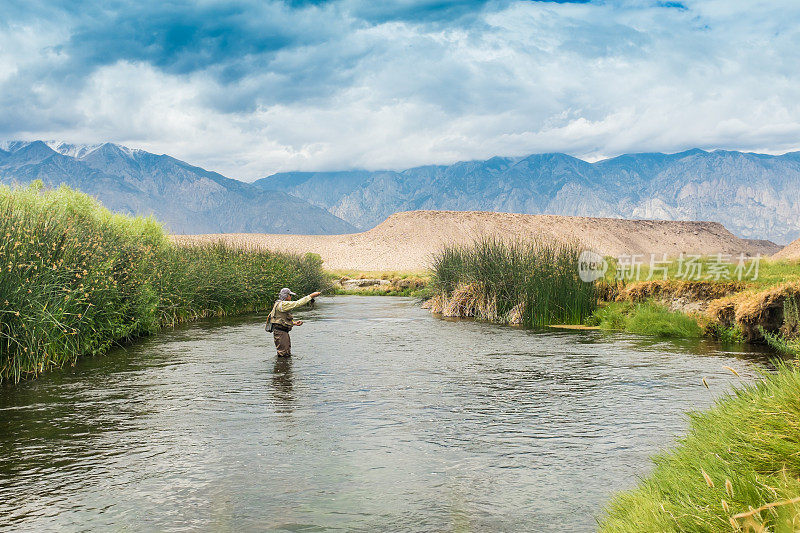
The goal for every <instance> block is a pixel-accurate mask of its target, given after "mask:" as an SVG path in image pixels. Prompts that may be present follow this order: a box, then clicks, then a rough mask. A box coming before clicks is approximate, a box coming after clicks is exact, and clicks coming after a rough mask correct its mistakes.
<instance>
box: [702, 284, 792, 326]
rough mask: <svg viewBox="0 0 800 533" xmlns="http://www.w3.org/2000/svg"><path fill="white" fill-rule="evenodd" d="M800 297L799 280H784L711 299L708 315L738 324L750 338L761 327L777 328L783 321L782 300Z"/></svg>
mask: <svg viewBox="0 0 800 533" xmlns="http://www.w3.org/2000/svg"><path fill="white" fill-rule="evenodd" d="M792 297H793V298H798V297H800V282H797V281H793V282H788V283H783V284H781V285H777V286H775V287H770V288H769V289H766V290H763V291H746V292H741V293H737V294H733V295H730V296H727V297H724V298H720V299H717V300H714V301H712V302H711V303H710V304H709V306H708V308H707V310H706V313H707V315H708V316H709V317H710V318H711V319H713V320H716V321H718V322H720V323H721V324H723V325H725V326H739V327H740V328H741V330H742V332H743V333H744V334H745V336H746V337H747V338H748V339H751V340H752V339H758V338H759V337H760V336H761V333H760V328H763V329H765V330H766V331H778V330H779V329H780V327H781V326H782V324H783V304H784V301H785V300H786V299H787V298H792Z"/></svg>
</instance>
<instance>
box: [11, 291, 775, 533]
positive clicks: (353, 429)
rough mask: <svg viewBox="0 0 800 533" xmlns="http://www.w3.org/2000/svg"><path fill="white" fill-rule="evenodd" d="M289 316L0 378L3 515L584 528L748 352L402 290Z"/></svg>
mask: <svg viewBox="0 0 800 533" xmlns="http://www.w3.org/2000/svg"><path fill="white" fill-rule="evenodd" d="M299 317H302V318H303V319H304V320H305V321H306V323H305V324H304V325H302V326H300V327H297V328H295V330H294V331H293V332H292V342H293V351H294V353H295V356H294V357H293V358H292V359H290V360H285V361H284V360H276V358H275V354H274V348H273V346H272V341H271V338H269V337H268V336H267V335H266V334H265V332H264V330H263V328H262V319H261V318H259V317H249V318H239V319H225V320H214V321H205V322H200V323H196V324H192V325H189V326H185V327H181V328H178V329H176V330H172V331H168V332H165V333H162V334H160V335H157V336H154V337H151V338H147V339H144V340H141V341H139V342H137V343H135V344H133V345H131V346H128V347H126V348H124V349H117V350H115V351H113V352H111V353H110V354H108V355H106V356H104V357H87V358H84V359H82V360H81V361H79V363H78V364H77V366H76V367H75V368H74V369H68V370H65V371H53V372H50V373H49V374H46V375H45V376H43V377H42V378H40V379H38V380H34V381H29V382H25V383H22V384H20V385H17V386H5V387H0V529H3V530H14V531H43V530H60V531H85V530H95V531H96V530H114V531H196V530H211V531H249V530H257V531H264V530H266V531H337V530H339V531H592V530H594V529H595V527H596V519H597V517H598V516H599V513H600V512H601V508H602V506H603V504H604V503H606V502H607V501H608V499H609V498H610V496H611V495H612V494H613V493H614V492H615V491H619V490H624V489H628V488H630V487H632V486H633V485H634V484H635V483H636V481H637V479H638V478H639V477H641V476H643V475H645V474H647V473H648V472H649V471H650V469H651V463H650V456H651V455H652V454H653V453H655V452H658V451H659V450H663V449H665V448H668V447H669V446H671V445H672V444H673V443H674V439H675V438H676V436H679V435H680V434H681V433H682V432H684V431H685V429H686V427H687V418H686V415H685V412H686V411H687V410H693V409H694V410H697V409H704V408H707V407H708V406H709V405H710V404H711V403H712V402H713V400H714V398H716V397H718V396H720V395H722V394H724V393H725V392H726V391H729V390H730V388H731V385H732V384H736V383H740V382H741V381H752V380H753V379H755V378H756V377H757V373H758V369H759V368H760V367H761V363H758V362H757V361H758V360H759V357H758V354H753V353H749V354H748V353H735V352H728V351H725V350H723V349H722V348H721V347H720V346H718V345H716V344H713V343H709V342H704V341H681V342H662V341H656V340H652V339H644V338H641V337H636V336H632V335H626V334H616V333H615V334H607V333H601V332H596V331H588V332H585V331H581V332H574V331H557V330H550V331H544V332H542V331H540V332H532V331H526V330H522V329H519V328H513V327H498V326H494V325H490V324H485V323H480V322H475V321H469V320H453V321H447V320H441V319H438V318H435V317H433V316H431V315H430V314H429V313H428V312H426V311H424V310H422V309H420V308H419V307H418V305H417V304H415V303H414V302H413V301H411V300H409V299H405V298H388V297H359V296H337V297H334V298H326V299H323V300H322V301H321V302H320V304H319V305H318V306H317V308H316V309H314V310H310V311H306V312H304V313H300V314H299ZM725 365H727V366H731V367H733V368H735V369H736V370H737V371H738V372H739V373H740V375H741V378H737V377H736V376H734V375H733V374H732V373H730V372H729V371H728V370H725V369H724V368H723V366H725ZM703 377H705V378H706V380H707V382H708V384H709V388H706V387H704V386H703V384H702V381H701V380H702V378H703Z"/></svg>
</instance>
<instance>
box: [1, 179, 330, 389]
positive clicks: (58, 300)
mask: <svg viewBox="0 0 800 533" xmlns="http://www.w3.org/2000/svg"><path fill="white" fill-rule="evenodd" d="M325 283H326V281H325V278H324V275H323V273H322V269H321V261H320V259H319V257H317V256H312V255H308V256H296V255H288V254H277V253H272V252H266V251H245V250H239V249H236V250H234V249H230V248H227V247H225V246H223V245H221V244H209V245H203V246H192V247H178V246H174V245H172V244H170V243H169V242H168V240H167V238H166V236H165V234H164V231H163V229H162V227H161V226H160V224H158V223H157V222H156V221H155V220H153V219H151V218H143V217H127V216H123V215H117V214H113V213H111V212H110V211H108V210H106V209H105V208H103V207H102V206H101V205H100V204H99V203H98V202H97V201H96V200H94V199H93V198H91V197H90V196H88V195H85V194H82V193H79V192H76V191H74V190H71V189H69V188H67V187H62V188H60V189H57V190H50V191H42V190H41V187H40V186H31V187H28V188H24V189H22V188H15V189H10V188H7V187H0V382H2V381H3V380H13V381H18V380H19V379H21V378H23V377H27V376H31V375H36V374H38V373H40V372H42V371H44V370H46V369H49V368H54V367H61V366H64V365H65V364H74V363H75V360H76V359H77V357H79V356H80V355H84V354H98V353H102V352H103V351H105V350H107V349H108V348H109V347H111V346H112V345H113V344H115V343H118V342H121V341H125V340H126V339H130V338H133V337H136V336H140V335H146V334H149V333H153V332H155V331H157V330H159V329H160V328H162V327H165V326H171V325H174V324H177V323H180V322H184V321H187V320H192V319H195V318H199V317H207V316H219V315H228V314H236V313H244V312H251V311H260V310H264V309H266V308H268V307H269V306H271V305H272V301H273V300H274V298H275V294H276V293H277V291H278V290H279V289H280V288H281V287H282V286H284V285H289V286H292V287H295V288H296V290H300V291H311V290H313V289H316V288H318V287H322V286H324V285H325Z"/></svg>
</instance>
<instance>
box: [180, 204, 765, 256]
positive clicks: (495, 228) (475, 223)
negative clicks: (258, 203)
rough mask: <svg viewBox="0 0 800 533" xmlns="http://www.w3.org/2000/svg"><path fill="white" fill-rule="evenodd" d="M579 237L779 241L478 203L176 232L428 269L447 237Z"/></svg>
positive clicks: (753, 247)
mask: <svg viewBox="0 0 800 533" xmlns="http://www.w3.org/2000/svg"><path fill="white" fill-rule="evenodd" d="M479 236H498V237H501V238H508V239H523V240H524V239H530V238H532V237H534V236H540V237H543V238H548V239H555V240H567V241H578V242H582V243H583V244H585V245H586V247H587V248H588V249H592V250H595V251H598V252H601V253H603V254H605V255H611V256H615V257H618V256H620V255H623V254H627V255H630V254H640V255H641V257H639V258H638V259H637V261H649V260H650V255H649V254H651V253H652V254H657V255H656V257H655V259H656V260H660V259H662V257H663V255H662V254H668V256H670V257H675V256H678V255H679V254H680V253H681V252H684V253H687V254H701V255H712V254H716V253H724V254H731V255H733V256H736V255H738V254H740V253H744V254H745V255H747V256H755V255H756V254H759V253H760V254H761V255H762V256H764V255H769V254H772V253H774V252H775V251H776V250H775V246H774V245H772V246H769V245H764V244H763V243H758V242H753V241H749V240H747V239H740V238H738V237H736V236H735V235H733V234H732V233H731V232H729V231H728V230H726V229H725V228H724V227H723V226H722V225H721V224H718V223H713V222H674V221H651V220H623V219H615V218H592V217H564V216H555V215H519V214H508V213H490V212H475V211H413V212H403V213H396V214H394V215H392V216H390V217H389V218H388V219H387V220H386V221H384V222H383V223H381V224H379V225H378V226H376V227H374V228H372V229H370V230H369V231H366V232H363V233H356V234H352V235H258V234H234V235H230V234H229V235H196V236H189V235H184V236H176V237H175V239H176V240H177V241H178V242H209V241H211V242H213V241H216V240H224V241H226V242H229V243H232V244H238V245H242V246H256V247H261V248H265V249H270V250H285V251H291V252H314V253H318V254H320V256H321V257H322V259H323V260H324V262H325V267H326V268H330V269H343V270H361V271H365V270H366V271H370V270H373V271H377V270H382V271H387V270H389V271H391V270H406V271H421V270H425V269H426V268H427V267H428V266H430V264H431V260H432V258H433V257H434V255H435V254H436V253H437V252H438V251H439V250H441V249H442V247H443V246H444V245H445V244H457V243H462V244H468V243H471V242H472V241H473V240H474V238H475V237H479Z"/></svg>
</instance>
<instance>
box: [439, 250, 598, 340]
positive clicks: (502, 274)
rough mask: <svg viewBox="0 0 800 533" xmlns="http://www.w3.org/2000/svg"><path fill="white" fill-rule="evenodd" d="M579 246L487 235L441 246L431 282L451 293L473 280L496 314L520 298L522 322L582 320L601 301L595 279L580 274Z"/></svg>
mask: <svg viewBox="0 0 800 533" xmlns="http://www.w3.org/2000/svg"><path fill="white" fill-rule="evenodd" d="M580 252H581V247H580V246H578V245H573V244H562V243H553V242H548V241H533V242H520V241H516V242H507V241H502V240H499V239H494V238H483V239H479V240H477V241H475V242H474V243H473V244H472V245H469V246H449V247H446V248H445V249H444V250H442V251H441V252H440V253H439V254H438V256H436V258H435V260H434V263H433V269H432V271H433V274H432V277H431V283H430V287H431V290H432V291H433V292H435V293H438V294H442V295H444V296H445V297H446V298H448V297H452V296H453V293H454V291H456V290H457V288H458V287H460V286H464V285H474V286H475V287H477V292H478V294H479V295H480V297H481V298H482V299H483V300H484V301H486V302H490V304H491V305H489V306H488V307H489V308H491V309H492V314H493V315H495V316H497V317H505V316H508V314H509V312H511V311H512V309H514V308H515V307H517V306H519V305H520V304H521V305H522V306H523V312H522V324H523V325H526V326H530V327H534V326H546V325H549V324H580V323H582V322H583V320H584V319H585V318H587V317H588V316H590V315H591V314H592V311H594V309H595V306H596V304H597V297H596V294H595V290H594V284H593V283H584V282H583V281H581V280H580V279H579V278H578V272H577V265H578V256H579V255H580ZM484 318H485V317H484Z"/></svg>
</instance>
